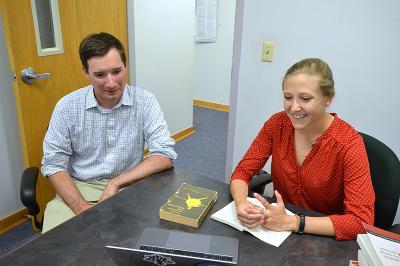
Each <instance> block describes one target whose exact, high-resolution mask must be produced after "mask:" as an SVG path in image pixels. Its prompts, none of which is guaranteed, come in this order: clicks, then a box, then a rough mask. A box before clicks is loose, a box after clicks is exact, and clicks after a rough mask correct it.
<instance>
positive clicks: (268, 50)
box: [261, 41, 275, 62]
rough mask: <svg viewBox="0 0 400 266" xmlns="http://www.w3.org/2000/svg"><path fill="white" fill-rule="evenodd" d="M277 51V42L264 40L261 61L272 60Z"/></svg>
mask: <svg viewBox="0 0 400 266" xmlns="http://www.w3.org/2000/svg"><path fill="white" fill-rule="evenodd" d="M274 51H275V43H274V42H270V41H265V42H263V46H262V54H261V61H264V62H272V59H273V57H274Z"/></svg>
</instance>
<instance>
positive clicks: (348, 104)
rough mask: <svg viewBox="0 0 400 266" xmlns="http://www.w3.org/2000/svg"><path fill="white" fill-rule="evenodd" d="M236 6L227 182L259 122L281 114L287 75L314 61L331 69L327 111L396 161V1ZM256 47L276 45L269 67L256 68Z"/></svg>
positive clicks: (399, 145) (268, 1)
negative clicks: (374, 141) (375, 140)
mask: <svg viewBox="0 0 400 266" xmlns="http://www.w3.org/2000/svg"><path fill="white" fill-rule="evenodd" d="M242 1H243V0H240V1H238V2H242ZM240 5H244V6H243V10H242V11H243V25H242V26H243V31H242V33H241V34H242V39H241V40H238V42H240V41H241V42H240V43H235V44H234V45H235V46H236V45H239V46H241V50H240V54H239V55H237V57H236V58H234V59H233V65H234V68H235V67H236V68H237V67H239V66H240V69H239V71H238V72H239V76H238V82H237V84H236V85H235V84H233V85H232V90H231V106H233V105H237V106H236V108H233V111H231V113H230V116H231V118H230V123H229V131H230V132H231V133H230V135H229V138H228V161H227V175H229V174H230V173H231V172H232V170H233V168H234V166H236V164H237V163H238V161H239V160H240V158H241V157H242V156H243V154H244V152H245V151H246V150H247V148H248V146H249V145H250V143H251V141H252V139H253V138H254V137H255V136H256V134H257V132H258V131H259V129H260V128H261V127H262V124H263V122H264V121H265V120H266V119H268V117H269V116H271V114H273V113H275V112H277V111H280V110H282V95H281V80H282V77H283V75H284V73H285V71H286V70H287V68H289V67H290V66H291V65H292V64H293V63H295V62H296V61H298V60H300V59H303V58H306V57H320V58H322V59H324V60H325V61H326V62H328V64H330V66H331V68H332V71H333V74H334V79H335V85H336V86H335V87H336V95H337V96H336V97H335V99H334V104H333V106H332V107H331V111H333V112H337V113H338V115H339V116H340V117H341V118H343V119H344V120H346V121H348V122H349V123H350V124H352V125H353V126H354V127H355V128H356V129H357V130H359V131H363V132H365V133H368V134H370V135H372V136H375V137H376V138H378V139H380V140H381V141H383V142H384V143H386V144H387V145H388V146H389V147H391V149H392V150H393V151H394V152H395V153H396V154H397V156H398V157H400V141H399V138H398V135H399V132H400V119H399V118H398V115H397V114H398V111H399V109H400V101H399V99H400V90H399V82H398V77H399V76H400V60H399V58H400V49H399V47H400V34H399V33H400V17H399V10H400V2H399V1H397V0H386V1H383V2H382V1H379V0H353V1H346V0H335V1H319V0H309V1H290V0H282V1H272V0H253V1H244V3H239V6H240ZM239 11H240V10H239ZM266 12H267V13H266ZM239 15H240V14H239ZM239 26H240V25H239ZM235 30H236V29H235ZM239 30H240V27H239ZM263 40H271V41H274V42H275V43H276V50H275V51H276V52H275V57H274V61H273V62H272V63H263V62H261V61H260V55H261V44H262V41H263ZM235 99H237V100H236V101H235ZM249 118H251V119H249ZM232 132H233V133H232ZM396 221H397V222H399V221H400V214H399V211H398V213H397V218H396Z"/></svg>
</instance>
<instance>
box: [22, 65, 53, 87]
mask: <svg viewBox="0 0 400 266" xmlns="http://www.w3.org/2000/svg"><path fill="white" fill-rule="evenodd" d="M50 75H51V74H50V73H43V74H36V71H35V70H34V69H33V68H31V67H27V68H25V69H23V70H22V71H21V77H22V80H23V81H24V82H25V83H26V84H32V82H34V81H35V80H38V79H45V78H49V77H50Z"/></svg>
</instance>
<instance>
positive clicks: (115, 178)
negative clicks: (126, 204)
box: [42, 32, 176, 233]
mask: <svg viewBox="0 0 400 266" xmlns="http://www.w3.org/2000/svg"><path fill="white" fill-rule="evenodd" d="M79 54H80V59H81V62H82V65H83V71H84V73H85V74H86V75H87V77H88V78H89V80H90V83H91V85H89V86H87V87H84V88H81V89H78V90H76V91H74V92H72V93H70V94H68V95H66V96H64V97H63V98H62V99H61V100H60V101H59V102H58V103H57V104H56V106H55V108H54V111H53V114H52V117H51V120H50V124H49V128H48V130H47V133H46V136H45V139H44V142H43V151H44V155H43V159H42V173H43V175H44V176H46V177H48V180H49V181H50V183H51V184H52V186H53V187H54V189H55V190H56V192H57V195H56V197H55V198H54V199H53V200H52V201H50V202H49V203H48V204H47V207H46V210H45V216H44V224H43V230H42V232H43V233H44V232H46V231H48V230H49V229H51V228H53V227H55V226H57V225H58V224H60V223H62V222H64V221H66V220H67V219H69V218H71V217H73V216H74V215H77V214H80V213H81V212H83V211H85V210H87V209H89V208H90V207H91V206H92V204H93V203H95V202H101V201H103V200H105V199H107V198H109V197H111V196H113V195H115V194H116V193H117V192H118V191H119V190H120V189H122V188H124V187H126V186H128V185H130V184H132V183H134V182H136V181H138V180H140V179H142V178H144V177H146V176H148V175H150V174H153V173H156V172H159V171H162V170H165V169H168V168H171V167H172V159H176V153H175V151H174V149H173V146H174V144H175V143H174V141H173V140H172V139H171V137H170V133H169V131H168V129H167V123H166V122H165V120H164V117H163V113H162V111H161V109H160V106H159V105H158V103H157V100H156V99H155V97H154V96H153V95H152V94H151V93H149V92H147V91H145V90H143V89H141V88H138V87H134V86H129V85H127V84H126V73H127V68H126V55H125V51H124V47H123V46H122V44H121V42H120V41H119V40H118V39H117V38H115V37H114V36H112V35H111V34H108V33H103V32H102V33H97V34H91V35H89V36H87V37H86V38H84V39H83V40H82V42H81V44H80V46H79ZM145 143H146V144H147V147H148V149H149V156H147V158H146V159H144V156H143V151H144V146H145Z"/></svg>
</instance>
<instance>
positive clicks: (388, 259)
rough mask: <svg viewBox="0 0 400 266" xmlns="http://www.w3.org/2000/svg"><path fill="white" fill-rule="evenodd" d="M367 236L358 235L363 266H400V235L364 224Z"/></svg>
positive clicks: (360, 263) (359, 257)
mask: <svg viewBox="0 0 400 266" xmlns="http://www.w3.org/2000/svg"><path fill="white" fill-rule="evenodd" d="M364 228H365V231H366V234H359V235H357V243H358V245H359V246H360V249H359V250H358V263H359V265H361V266H364V265H366V266H375V265H378V266H379V265H385V266H386V265H388V266H391V265H393V266H394V265H396V266H399V265H400V235H398V234H395V233H391V232H389V231H386V230H383V229H380V228H377V227H375V226H372V225H367V224H364Z"/></svg>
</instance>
